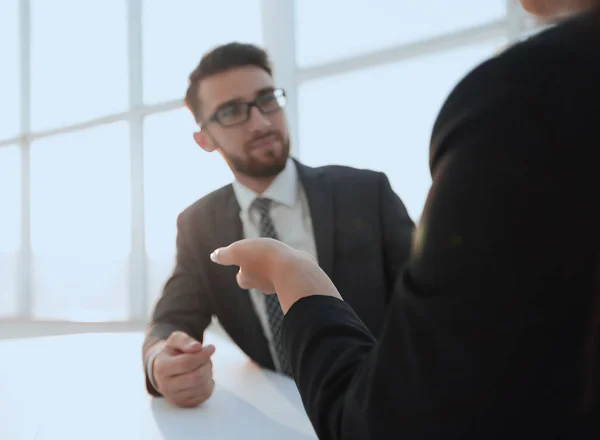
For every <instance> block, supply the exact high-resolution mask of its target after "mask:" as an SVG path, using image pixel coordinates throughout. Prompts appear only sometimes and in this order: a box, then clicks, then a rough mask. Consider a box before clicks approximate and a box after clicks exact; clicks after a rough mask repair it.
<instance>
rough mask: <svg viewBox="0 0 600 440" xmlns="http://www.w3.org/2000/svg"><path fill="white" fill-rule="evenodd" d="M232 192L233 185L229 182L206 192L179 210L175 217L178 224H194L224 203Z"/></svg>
mask: <svg viewBox="0 0 600 440" xmlns="http://www.w3.org/2000/svg"><path fill="white" fill-rule="evenodd" d="M232 194H233V186H232V185H231V184H228V185H225V186H223V187H221V188H219V189H216V190H214V191H212V192H210V193H208V194H206V195H205V196H204V197H202V198H200V199H198V200H196V201H195V202H194V203H192V204H191V205H189V206H188V207H186V208H185V209H184V210H183V211H181V213H180V214H179V216H178V218H177V223H178V225H182V224H183V225H187V224H196V223H197V222H198V221H200V220H202V219H204V218H205V217H206V216H208V215H209V213H212V212H213V211H214V209H215V208H217V207H219V206H221V205H223V204H224V203H226V201H227V199H228V198H229V197H230V196H231V195H232Z"/></svg>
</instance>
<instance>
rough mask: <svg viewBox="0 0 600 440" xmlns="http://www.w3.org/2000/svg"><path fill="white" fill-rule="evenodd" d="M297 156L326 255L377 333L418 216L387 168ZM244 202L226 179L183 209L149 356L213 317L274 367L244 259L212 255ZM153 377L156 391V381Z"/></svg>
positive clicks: (232, 234) (233, 227) (234, 231)
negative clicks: (245, 281) (231, 261)
mask: <svg viewBox="0 0 600 440" xmlns="http://www.w3.org/2000/svg"><path fill="white" fill-rule="evenodd" d="M295 163H296V166H297V169H298V176H299V178H300V181H301V183H302V184H303V186H304V189H305V191H306V196H307V200H308V204H309V209H310V212H311V217H312V223H313V230H314V235H315V244H316V248H317V255H318V260H319V264H320V266H321V267H322V268H323V269H324V270H325V272H327V274H328V275H329V276H330V277H331V279H332V280H333V281H334V283H336V284H337V286H338V288H339V289H340V290H342V291H343V292H345V299H346V301H348V303H349V304H351V305H352V306H353V307H354V308H355V310H357V313H358V315H359V316H360V318H361V319H362V320H363V322H364V323H365V324H366V325H367V327H368V328H369V330H370V331H371V332H373V333H374V334H377V333H379V331H380V329H381V326H382V324H383V317H384V315H385V311H386V308H387V305H388V303H389V299H390V296H391V292H392V288H393V284H394V281H395V280H396V279H397V277H398V274H399V271H400V268H401V266H402V265H403V264H404V262H405V261H406V259H407V256H408V253H409V250H410V249H409V248H410V242H411V236H412V232H413V228H414V224H413V222H412V220H411V219H410V217H409V216H408V213H407V211H406V208H405V207H404V205H403V203H402V202H401V201H400V199H399V198H398V196H397V195H396V194H395V193H394V192H393V191H392V188H391V187H390V184H389V181H388V179H387V177H386V176H385V174H383V173H379V172H374V171H369V170H358V169H354V168H349V167H342V166H326V167H321V168H310V167H307V166H304V165H302V164H300V163H298V162H296V161H295ZM239 211H240V207H239V205H238V202H237V199H236V197H235V194H234V192H233V187H232V185H227V186H225V187H223V188H221V189H219V190H217V191H215V192H213V193H211V194H209V195H207V196H205V197H204V198H202V199H200V200H198V201H197V202H196V203H194V204H193V205H191V206H190V207H188V208H187V209H186V210H184V211H183V212H182V213H181V214H180V215H179V217H178V220H177V229H178V232H177V258H176V266H175V269H174V271H173V274H172V276H171V277H170V279H169V280H168V281H167V283H166V285H165V287H164V292H163V294H162V297H161V298H160V299H159V300H158V302H157V304H156V306H155V310H154V314H153V317H152V322H151V323H150V326H149V328H148V332H147V336H146V339H145V341H144V360H145V359H146V356H147V354H148V353H147V349H148V347H150V346H151V345H152V344H154V343H155V342H156V341H157V340H159V339H165V338H167V337H168V336H169V334H170V333H171V332H173V331H174V330H182V331H185V332H187V333H188V334H189V335H191V336H193V337H194V338H196V339H198V340H200V341H202V336H203V333H204V330H205V329H206V327H207V326H208V325H209V324H210V322H211V319H212V317H213V316H216V317H217V318H218V319H219V322H220V324H221V325H222V326H223V328H224V329H225V330H226V331H227V333H228V334H229V335H230V336H231V338H232V339H233V341H234V342H235V343H236V344H237V345H239V347H240V348H241V349H242V350H243V351H244V352H246V354H247V355H248V356H249V357H250V358H252V359H253V360H254V361H256V362H257V363H258V364H260V365H262V366H264V367H266V368H270V369H273V368H274V364H273V359H272V358H271V354H270V351H269V347H268V343H267V341H266V339H265V336H264V334H263V330H262V327H261V324H260V321H259V319H258V317H257V315H256V313H255V312H254V308H253V305H252V302H251V299H250V296H249V294H248V292H247V291H244V290H242V289H241V288H240V287H239V286H238V285H237V282H236V278H235V275H236V272H237V268H235V267H223V266H218V265H216V264H214V263H213V262H212V261H210V259H209V255H210V253H211V252H212V251H213V250H215V249H216V248H218V247H222V246H227V245H229V244H230V243H232V242H234V241H237V240H240V239H242V238H243V232H242V230H243V227H242V223H241V220H240V217H239ZM144 364H145V362H144ZM147 386H148V390H149V392H151V393H152V394H155V395H157V392H156V390H155V389H153V387H152V386H151V385H150V383H149V381H147Z"/></svg>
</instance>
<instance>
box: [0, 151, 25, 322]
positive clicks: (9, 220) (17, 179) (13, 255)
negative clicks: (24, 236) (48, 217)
mask: <svg viewBox="0 0 600 440" xmlns="http://www.w3.org/2000/svg"><path fill="white" fill-rule="evenodd" d="M0 212H1V213H2V214H1V215H0V318H2V317H7V316H10V315H13V314H14V313H15V312H16V311H17V292H18V280H19V264H18V263H19V248H20V245H21V156H20V152H19V148H18V147H17V146H16V145H12V146H10V147H0Z"/></svg>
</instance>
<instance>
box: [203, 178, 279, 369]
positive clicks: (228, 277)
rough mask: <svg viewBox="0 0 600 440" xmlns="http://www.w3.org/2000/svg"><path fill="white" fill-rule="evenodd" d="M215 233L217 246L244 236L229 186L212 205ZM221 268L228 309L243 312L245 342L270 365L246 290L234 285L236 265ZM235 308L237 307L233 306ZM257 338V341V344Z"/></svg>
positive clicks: (260, 359)
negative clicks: (228, 296) (221, 199)
mask: <svg viewBox="0 0 600 440" xmlns="http://www.w3.org/2000/svg"><path fill="white" fill-rule="evenodd" d="M214 221H215V223H214V224H215V225H216V228H215V233H216V238H217V247H223V246H228V245H229V244H231V243H233V242H234V241H238V240H241V239H242V238H244V230H243V226H242V221H241V220H240V206H239V204H238V202H237V199H236V197H235V193H234V192H233V188H232V187H230V191H228V192H227V193H226V195H225V199H224V203H223V204H222V205H220V206H219V208H218V209H215V218H214ZM220 269H223V277H222V278H220V281H219V282H220V283H221V286H223V287H224V289H223V290H224V291H226V292H231V301H229V299H224V300H225V301H228V303H229V304H230V306H231V308H232V312H234V313H239V316H247V317H248V318H246V319H244V324H243V326H244V329H245V335H246V336H245V337H246V338H247V340H248V345H253V347H252V351H254V352H255V353H256V354H257V356H258V357H259V359H257V360H259V362H260V363H262V364H263V365H265V366H267V367H270V368H274V364H273V359H272V357H271V352H270V350H269V345H268V343H267V340H266V338H265V335H264V332H263V329H262V325H261V323H260V321H259V319H258V316H257V315H256V313H248V311H249V310H252V311H254V305H253V304H252V300H251V299H250V292H248V291H247V290H244V289H242V288H241V287H240V286H238V284H237V281H236V274H237V271H238V268H237V267H236V266H229V267H221V268H220ZM235 309H238V310H235ZM259 341H260V342H261V344H260V346H259Z"/></svg>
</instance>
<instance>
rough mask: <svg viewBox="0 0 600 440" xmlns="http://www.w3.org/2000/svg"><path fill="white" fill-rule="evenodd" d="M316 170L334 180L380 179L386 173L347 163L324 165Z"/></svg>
mask: <svg viewBox="0 0 600 440" xmlns="http://www.w3.org/2000/svg"><path fill="white" fill-rule="evenodd" d="M314 170H315V171H317V172H318V173H321V174H322V175H324V176H326V177H327V178H328V179H330V180H332V181H346V180H348V179H351V180H355V179H358V181H379V180H380V179H381V178H382V176H385V173H383V172H381V171H375V170H371V169H367V168H355V167H351V166H347V165H324V166H321V167H318V168H314Z"/></svg>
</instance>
